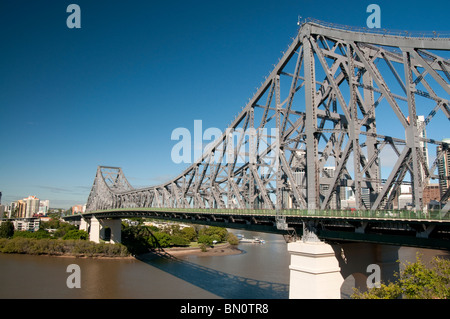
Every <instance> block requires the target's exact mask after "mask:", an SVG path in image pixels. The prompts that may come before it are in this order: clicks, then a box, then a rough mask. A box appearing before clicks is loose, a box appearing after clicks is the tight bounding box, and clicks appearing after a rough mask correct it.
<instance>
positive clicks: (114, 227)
mask: <svg viewBox="0 0 450 319" xmlns="http://www.w3.org/2000/svg"><path fill="white" fill-rule="evenodd" d="M102 226H103V227H109V228H110V230H111V238H110V241H109V242H110V243H111V244H119V243H121V241H122V220H121V219H120V218H115V219H106V220H103V221H102Z"/></svg>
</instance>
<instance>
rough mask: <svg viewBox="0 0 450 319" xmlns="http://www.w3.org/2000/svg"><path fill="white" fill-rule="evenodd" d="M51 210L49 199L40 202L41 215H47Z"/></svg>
mask: <svg viewBox="0 0 450 319" xmlns="http://www.w3.org/2000/svg"><path fill="white" fill-rule="evenodd" d="M49 208H50V201H49V200H48V199H47V200H41V201H40V202H39V214H42V215H47V213H48V209H49Z"/></svg>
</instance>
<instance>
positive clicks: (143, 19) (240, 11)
mask: <svg viewBox="0 0 450 319" xmlns="http://www.w3.org/2000/svg"><path fill="white" fill-rule="evenodd" d="M76 3H77V4H78V5H79V6H80V8H81V29H69V28H67V26H66V18H67V17H68V16H69V14H68V13H67V12H66V8H67V6H68V5H69V3H58V4H55V3H54V2H51V1H41V0H39V1H35V2H33V3H29V2H25V1H14V2H8V3H6V2H2V3H1V4H0V29H1V31H0V32H1V34H2V37H3V38H4V41H5V42H4V43H5V48H4V50H3V51H2V53H0V56H1V57H2V59H1V62H0V63H1V66H0V68H1V69H2V74H1V75H0V84H1V86H2V90H1V91H0V105H1V106H0V108H1V109H0V110H1V113H0V114H1V118H2V120H3V121H2V124H3V125H2V128H3V129H2V133H1V135H0V137H1V142H2V144H1V145H2V149H3V151H4V152H3V156H2V160H1V161H0V191H2V193H3V198H2V203H5V204H6V203H9V202H12V201H14V200H18V199H21V198H24V197H26V196H28V195H30V194H31V195H36V196H38V197H42V198H47V199H49V200H50V203H52V205H54V207H61V208H68V207H71V206H73V205H77V204H84V203H85V202H86V200H87V197H88V195H89V191H90V189H91V186H92V182H93V180H94V177H95V172H96V169H97V166H98V165H111V166H120V167H122V168H123V170H124V171H125V173H126V175H127V177H128V179H129V181H130V183H131V184H132V185H133V186H134V187H142V186H150V185H154V184H159V183H161V182H164V181H166V180H168V179H169V178H171V177H173V176H176V175H178V174H179V173H180V172H181V171H182V170H183V169H184V168H185V167H186V165H183V164H176V163H174V162H173V161H172V160H171V149H172V147H173V146H174V145H175V143H176V141H173V140H171V133H172V132H173V130H174V129H176V128H178V127H184V128H188V129H192V128H193V125H194V121H195V120H197V119H200V120H202V121H203V127H204V128H205V129H206V128H208V127H216V128H219V129H221V130H224V129H225V128H226V127H227V125H228V124H229V122H230V121H231V120H232V119H233V118H234V116H235V115H236V114H237V113H238V112H239V111H240V109H241V107H242V106H243V105H245V104H246V102H247V101H248V99H249V98H250V97H251V96H252V94H253V93H254V92H255V90H256V88H257V87H258V86H259V84H260V82H261V81H262V80H263V79H264V76H265V75H267V74H268V72H269V71H270V70H271V69H272V67H273V63H275V62H276V61H277V59H278V58H279V57H280V56H281V55H282V49H283V48H286V46H287V45H288V44H289V42H290V39H291V37H293V36H295V33H296V31H297V28H298V26H297V20H298V16H302V17H303V18H306V17H312V18H316V19H319V20H323V21H327V22H333V23H339V24H345V25H351V26H359V27H365V24H366V19H367V17H368V15H369V14H368V13H367V12H366V8H367V6H368V5H369V4H370V3H372V1H354V2H351V3H348V4H343V5H344V6H346V8H347V10H344V11H343V12H340V13H339V15H337V14H336V12H335V10H334V9H333V6H332V2H331V1H329V3H330V5H320V6H317V5H314V2H312V1H279V2H277V3H276V4H274V3H272V2H269V1H258V2H256V1H244V2H242V1H241V2H238V1H229V2H227V3H211V2H207V1H201V2H198V3H196V4H195V5H193V4H190V3H186V2H182V1H174V2H170V3H159V2H158V3H157V2H153V1H145V2H144V1H134V2H131V3H130V4H127V5H124V4H123V3H119V2H114V1H108V2H106V1H96V2H95V3H91V2H89V1H76ZM376 3H377V4H379V6H380V7H381V27H382V28H386V29H398V30H409V31H433V30H437V31H449V28H448V23H447V22H446V21H447V20H446V12H445V10H442V9H440V8H442V6H445V5H446V2H444V1H433V3H436V4H441V5H434V6H431V5H430V6H426V7H421V9H420V10H413V11H408V12H407V13H406V12H403V10H405V9H404V7H405V6H404V5H403V4H402V3H391V2H388V1H377V2H376ZM408 3H409V4H408V6H410V7H412V6H414V3H415V2H414V1H413V2H408ZM403 13H404V14H403ZM428 112H429V110H428ZM424 113H425V112H424ZM427 114H428V113H426V114H420V115H425V116H426V115H427ZM418 115H419V114H418ZM435 120H436V121H437V122H436V123H437V124H435V123H434V122H433V123H434V124H433V125H435V126H436V127H434V126H433V127H427V134H428V136H429V137H430V138H436V139H443V138H446V137H449V136H445V135H444V134H446V132H448V130H447V131H446V130H445V125H447V127H448V120H447V119H443V120H442V119H439V118H437V119H433V121H435ZM386 121H387V122H386V126H387V127H389V124H390V123H389V119H387V120H386ZM380 127H382V123H380ZM395 129H396V128H395V127H393V128H392V130H395ZM393 135H394V134H393ZM428 152H429V160H430V161H431V160H433V157H435V153H434V152H435V150H434V149H429V150H428ZM388 160H389V159H388V158H386V159H382V161H384V162H386V161H388ZM435 182H436V181H435Z"/></svg>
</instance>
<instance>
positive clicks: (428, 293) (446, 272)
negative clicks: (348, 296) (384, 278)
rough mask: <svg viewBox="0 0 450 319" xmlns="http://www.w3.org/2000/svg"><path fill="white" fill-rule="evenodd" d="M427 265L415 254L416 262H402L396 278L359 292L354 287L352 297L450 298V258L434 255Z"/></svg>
mask: <svg viewBox="0 0 450 319" xmlns="http://www.w3.org/2000/svg"><path fill="white" fill-rule="evenodd" d="M430 266H431V267H427V266H426V265H425V264H424V262H423V261H422V260H421V256H420V255H419V254H418V255H417V256H416V262H414V263H406V264H404V269H403V270H402V271H400V273H397V274H396V276H397V278H398V279H397V280H396V281H395V282H390V283H388V284H387V285H386V284H382V285H381V287H380V288H372V289H370V290H368V291H365V292H361V291H359V290H358V289H355V292H354V294H353V295H352V298H354V299H398V298H405V299H449V298H450V260H446V259H442V258H439V257H434V258H433V259H432V261H431V262H430Z"/></svg>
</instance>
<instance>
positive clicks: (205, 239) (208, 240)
mask: <svg viewBox="0 0 450 319" xmlns="http://www.w3.org/2000/svg"><path fill="white" fill-rule="evenodd" d="M212 242H213V239H212V237H211V236H209V235H206V234H203V235H199V236H198V243H199V244H204V245H207V246H211V245H212Z"/></svg>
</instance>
